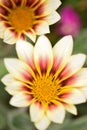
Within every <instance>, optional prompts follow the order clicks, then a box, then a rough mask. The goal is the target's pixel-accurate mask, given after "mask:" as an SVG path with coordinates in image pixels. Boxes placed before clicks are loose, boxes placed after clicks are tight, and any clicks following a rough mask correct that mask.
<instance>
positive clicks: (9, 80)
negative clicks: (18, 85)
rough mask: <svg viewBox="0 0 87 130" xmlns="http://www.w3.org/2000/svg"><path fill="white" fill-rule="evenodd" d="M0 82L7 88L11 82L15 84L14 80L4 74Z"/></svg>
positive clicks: (9, 75)
mask: <svg viewBox="0 0 87 130" xmlns="http://www.w3.org/2000/svg"><path fill="white" fill-rule="evenodd" d="M1 81H2V82H3V83H4V84H5V85H6V86H9V85H10V84H12V83H13V82H16V80H15V79H14V78H13V77H12V75H11V74H6V75H5V76H4V77H3V78H2V79H1Z"/></svg>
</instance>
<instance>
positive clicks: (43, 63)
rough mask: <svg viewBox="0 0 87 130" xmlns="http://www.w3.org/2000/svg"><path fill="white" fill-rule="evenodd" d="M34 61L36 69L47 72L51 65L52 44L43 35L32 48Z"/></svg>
mask: <svg viewBox="0 0 87 130" xmlns="http://www.w3.org/2000/svg"><path fill="white" fill-rule="evenodd" d="M34 62H35V65H36V68H37V70H38V69H39V71H40V70H42V71H47V72H49V71H50V69H51V67H52V65H53V54H52V46H51V43H50V41H49V40H48V39H47V37H45V36H40V37H39V38H38V40H37V42H36V45H35V48H34Z"/></svg>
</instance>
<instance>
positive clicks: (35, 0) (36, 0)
mask: <svg viewBox="0 0 87 130" xmlns="http://www.w3.org/2000/svg"><path fill="white" fill-rule="evenodd" d="M37 2H38V0H34V2H33V4H32V5H31V6H30V8H32V7H33V6H34V5H35V4H36V3H37Z"/></svg>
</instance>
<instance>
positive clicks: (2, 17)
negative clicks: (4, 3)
mask: <svg viewBox="0 0 87 130" xmlns="http://www.w3.org/2000/svg"><path fill="white" fill-rule="evenodd" d="M0 16H1V17H2V18H4V19H6V20H8V17H6V16H4V15H3V14H0Z"/></svg>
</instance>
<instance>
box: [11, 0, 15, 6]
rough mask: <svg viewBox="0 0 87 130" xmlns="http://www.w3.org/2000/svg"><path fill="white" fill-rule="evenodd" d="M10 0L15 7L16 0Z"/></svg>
mask: <svg viewBox="0 0 87 130" xmlns="http://www.w3.org/2000/svg"><path fill="white" fill-rule="evenodd" d="M10 1H11V3H12V5H13V8H15V7H16V4H15V2H14V0H10Z"/></svg>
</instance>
